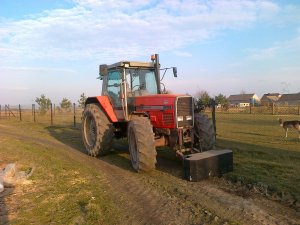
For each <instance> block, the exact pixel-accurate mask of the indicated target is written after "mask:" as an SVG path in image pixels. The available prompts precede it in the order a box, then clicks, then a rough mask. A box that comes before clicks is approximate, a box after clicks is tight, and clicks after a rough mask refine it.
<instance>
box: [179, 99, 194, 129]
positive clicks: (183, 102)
mask: <svg viewBox="0 0 300 225" xmlns="http://www.w3.org/2000/svg"><path fill="white" fill-rule="evenodd" d="M176 108H177V118H178V116H182V117H183V121H178V127H186V126H193V124H194V122H193V121H194V116H193V115H194V114H193V98H192V97H178V99H177V107H176ZM186 116H191V117H192V119H191V120H186Z"/></svg>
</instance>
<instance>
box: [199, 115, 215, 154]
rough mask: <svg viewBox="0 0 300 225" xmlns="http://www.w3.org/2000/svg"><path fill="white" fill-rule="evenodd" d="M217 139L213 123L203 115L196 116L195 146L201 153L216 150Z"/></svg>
mask: <svg viewBox="0 0 300 225" xmlns="http://www.w3.org/2000/svg"><path fill="white" fill-rule="evenodd" d="M215 144H216V137H215V130H214V126H213V123H212V121H211V119H210V118H208V116H207V115H205V114H203V113H197V114H195V121H194V146H195V147H196V148H197V149H200V150H201V151H207V150H212V149H214V148H215Z"/></svg>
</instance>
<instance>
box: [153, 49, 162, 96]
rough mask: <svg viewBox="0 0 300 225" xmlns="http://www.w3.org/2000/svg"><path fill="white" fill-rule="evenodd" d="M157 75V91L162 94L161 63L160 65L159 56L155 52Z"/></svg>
mask: <svg viewBox="0 0 300 225" xmlns="http://www.w3.org/2000/svg"><path fill="white" fill-rule="evenodd" d="M154 66H155V76H156V86H157V93H158V94H161V89H160V65H159V56H158V54H155V65H154Z"/></svg>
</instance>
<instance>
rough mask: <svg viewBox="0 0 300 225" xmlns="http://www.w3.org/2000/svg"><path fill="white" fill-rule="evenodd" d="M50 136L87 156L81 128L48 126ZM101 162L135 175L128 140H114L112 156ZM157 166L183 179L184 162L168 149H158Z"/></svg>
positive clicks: (104, 158) (103, 158)
mask: <svg viewBox="0 0 300 225" xmlns="http://www.w3.org/2000/svg"><path fill="white" fill-rule="evenodd" d="M45 129H46V130H47V131H48V132H49V134H50V135H51V136H52V137H54V138H55V139H56V140H58V141H59V142H61V143H63V144H66V145H68V146H69V147H71V148H73V149H75V150H77V151H79V152H82V153H84V154H86V151H85V147H84V145H83V143H82V136H81V129H80V127H73V126H48V127H46V128H45ZM98 159H99V160H100V161H104V162H107V163H109V164H111V165H115V166H118V167H120V168H122V169H124V170H129V171H131V172H133V173H135V171H134V170H133V168H132V166H131V161H130V155H129V152H128V144H127V139H126V138H124V139H119V140H114V142H113V146H112V151H111V154H109V155H106V156H103V157H98ZM156 159H157V164H156V169H157V170H159V171H161V172H164V173H168V174H170V175H173V176H175V177H178V178H182V176H183V169H182V162H181V160H179V159H178V158H176V156H175V154H174V153H173V152H172V151H171V150H169V149H167V148H157V158H156Z"/></svg>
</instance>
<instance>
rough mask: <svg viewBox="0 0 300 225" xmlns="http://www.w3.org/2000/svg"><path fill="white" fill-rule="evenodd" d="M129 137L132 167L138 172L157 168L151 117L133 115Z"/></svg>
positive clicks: (129, 127)
mask: <svg viewBox="0 0 300 225" xmlns="http://www.w3.org/2000/svg"><path fill="white" fill-rule="evenodd" d="M127 137H128V144H129V152H130V158H131V163H132V167H133V168H134V169H135V170H136V171H138V172H139V171H145V172H147V171H150V170H153V169H155V164H156V149H155V142H154V133H153V130H152V125H151V123H150V121H149V119H148V118H147V117H133V119H132V120H131V121H130V122H129V124H128V135H127Z"/></svg>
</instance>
